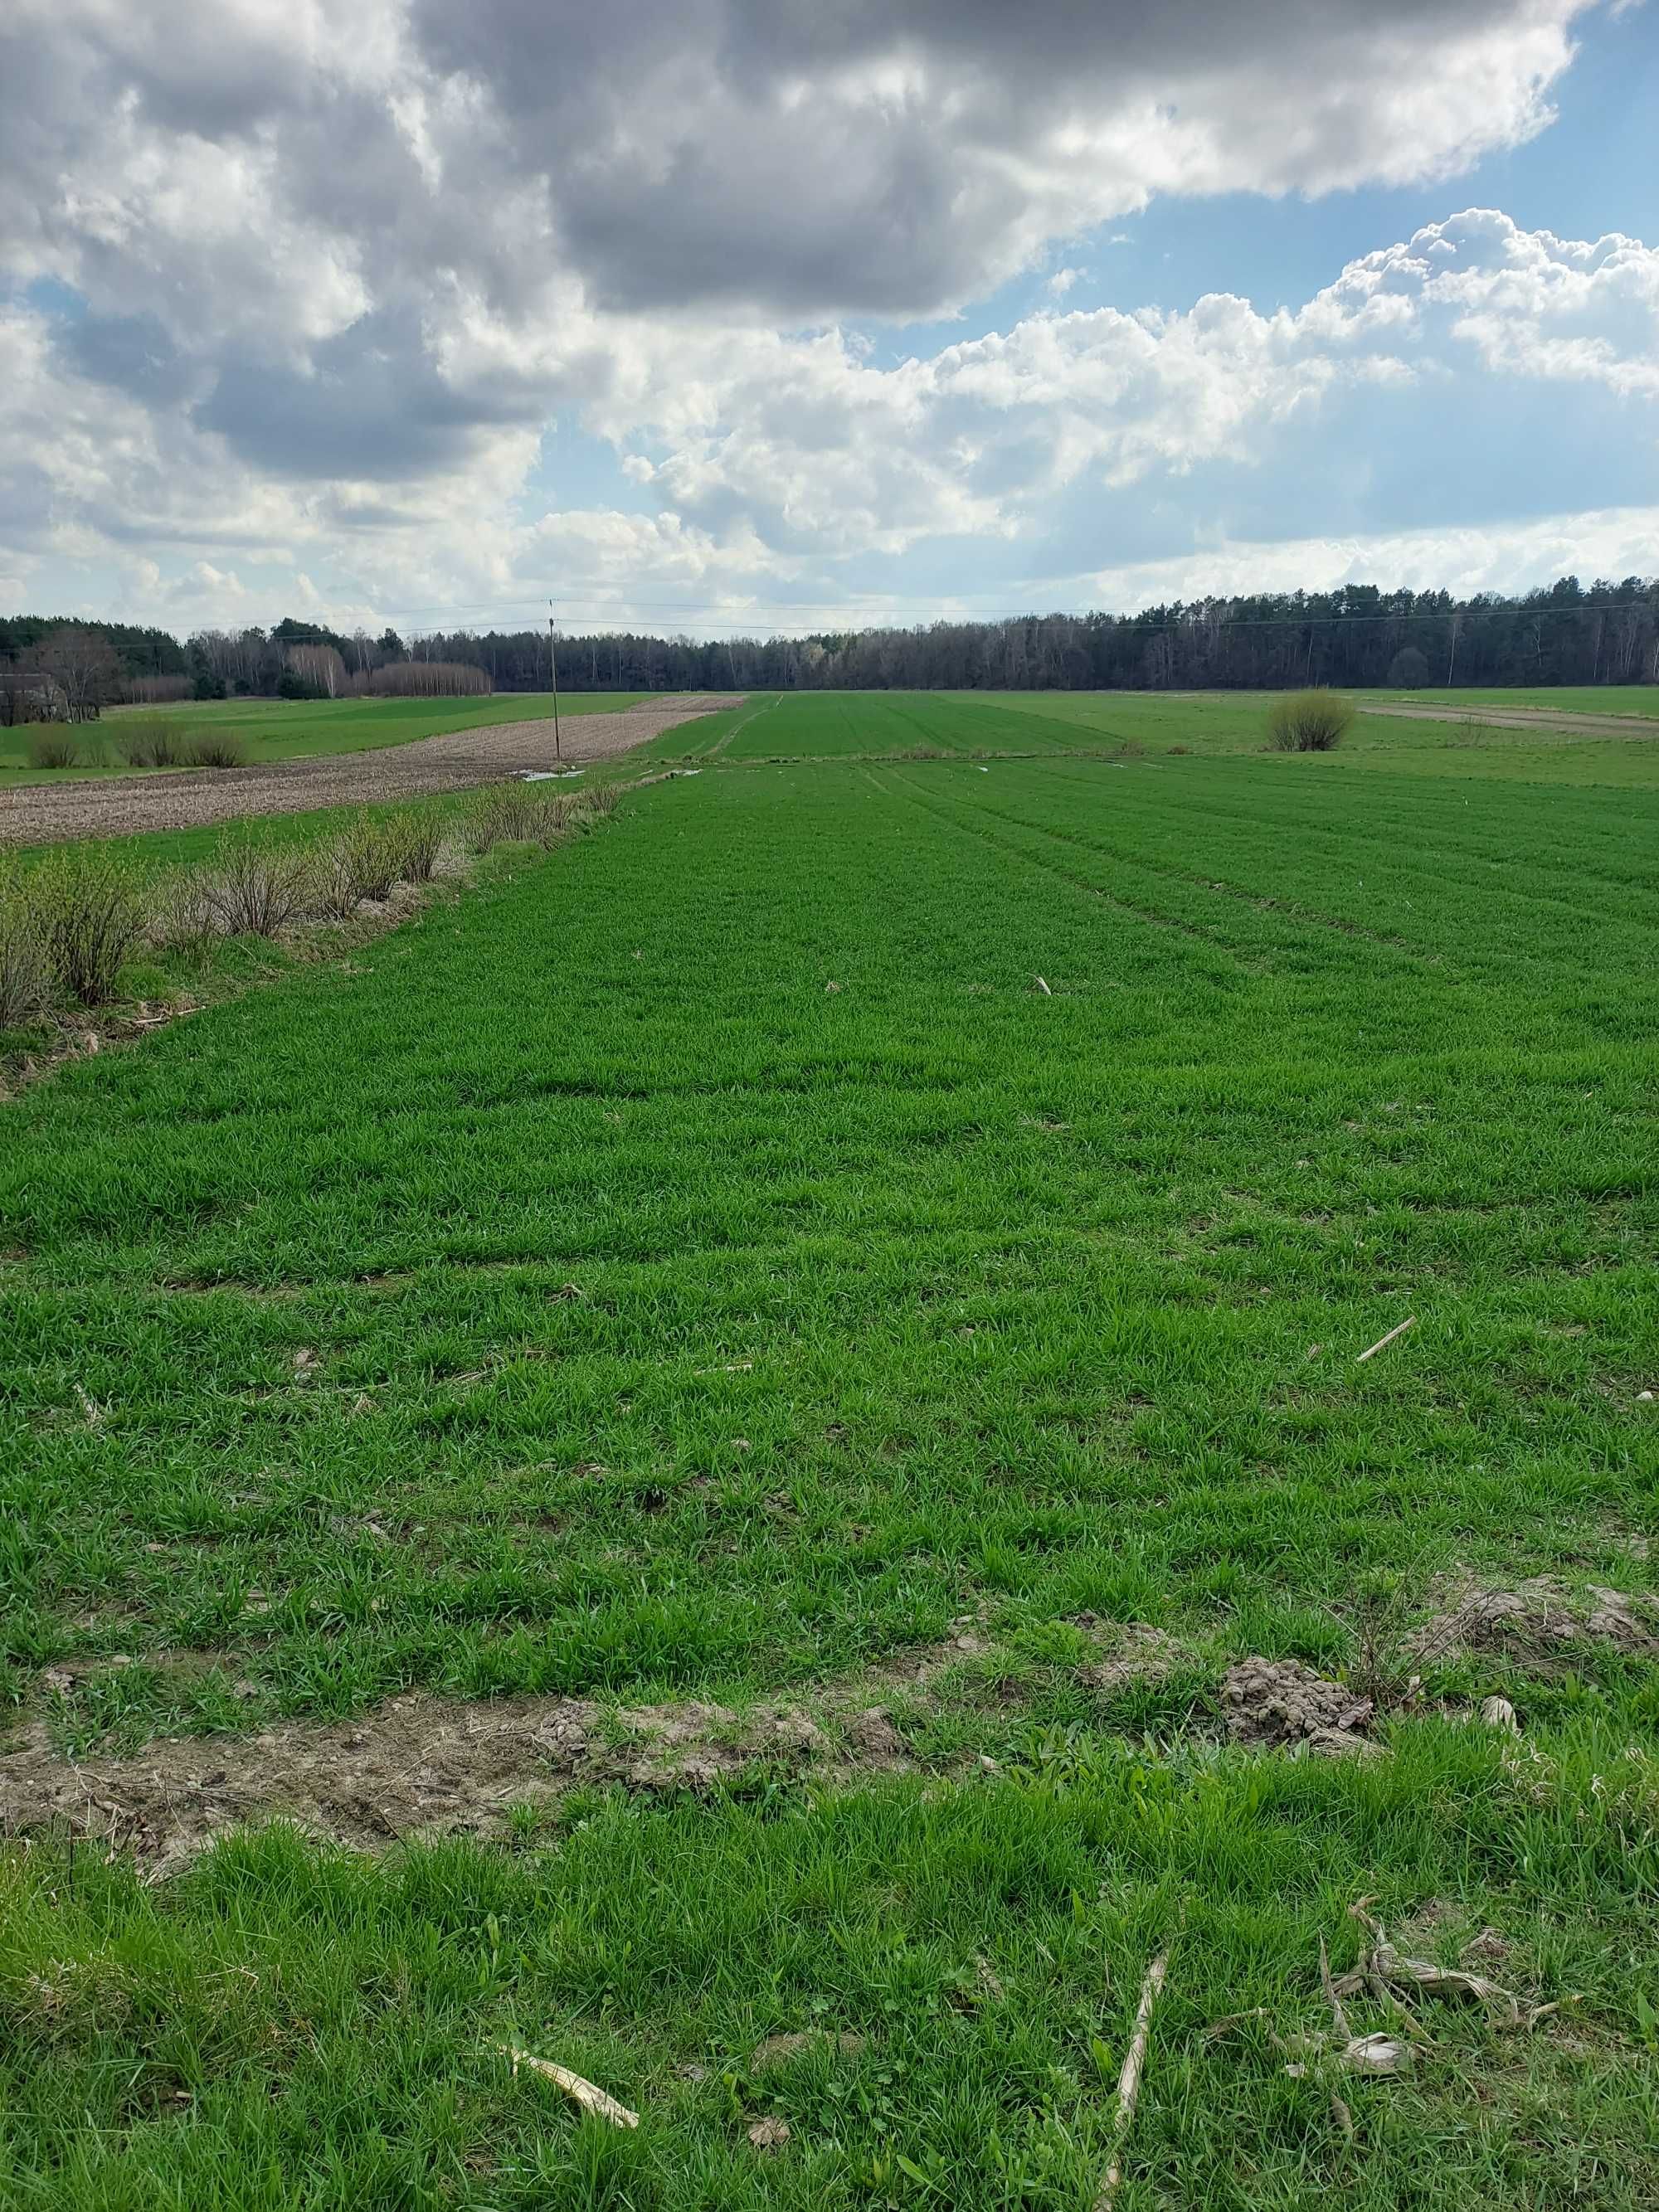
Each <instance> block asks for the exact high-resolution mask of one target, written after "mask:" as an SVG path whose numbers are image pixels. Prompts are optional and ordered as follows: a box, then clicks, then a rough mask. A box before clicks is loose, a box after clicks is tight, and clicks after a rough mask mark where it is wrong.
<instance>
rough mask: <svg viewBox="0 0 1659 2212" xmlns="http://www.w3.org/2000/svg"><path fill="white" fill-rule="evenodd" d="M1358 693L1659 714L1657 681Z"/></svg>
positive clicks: (1418, 700) (1556, 710)
mask: <svg viewBox="0 0 1659 2212" xmlns="http://www.w3.org/2000/svg"><path fill="white" fill-rule="evenodd" d="M1362 696H1366V697H1370V696H1376V697H1377V698H1382V699H1403V700H1407V701H1409V702H1412V703H1413V704H1415V705H1422V706H1425V707H1431V706H1436V705H1442V706H1446V707H1449V708H1460V707H1529V708H1535V709H1537V710H1538V711H1539V712H1540V713H1542V714H1552V713H1553V714H1636V715H1643V714H1644V715H1648V716H1652V715H1655V714H1659V684H1534V686H1532V687H1531V688H1530V689H1528V690H1509V691H1504V690H1497V691H1481V690H1471V691H1465V690H1455V691H1434V690H1428V691H1380V692H1377V693H1376V694H1375V695H1372V694H1370V693H1366V694H1364V695H1362Z"/></svg>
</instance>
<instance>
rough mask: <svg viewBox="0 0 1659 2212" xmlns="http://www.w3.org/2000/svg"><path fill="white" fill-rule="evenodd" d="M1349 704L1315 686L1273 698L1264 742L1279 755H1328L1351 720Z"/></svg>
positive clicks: (1330, 692) (1347, 700)
mask: <svg viewBox="0 0 1659 2212" xmlns="http://www.w3.org/2000/svg"><path fill="white" fill-rule="evenodd" d="M1353 714H1354V710H1353V702H1352V700H1349V699H1345V698H1343V697H1342V696H1341V695H1340V692H1336V691H1330V690H1325V689H1324V688H1323V687H1322V686H1318V685H1316V687H1315V688H1314V689H1313V690H1310V691H1292V692H1291V693H1289V694H1288V695H1287V696H1285V698H1283V699H1276V700H1275V701H1274V702H1273V705H1272V706H1271V707H1270V708H1268V710H1267V743H1268V744H1270V745H1271V746H1272V748H1273V750H1274V751H1275V752H1279V753H1328V752H1329V751H1331V750H1333V748H1334V747H1335V746H1337V745H1339V744H1341V742H1342V738H1343V736H1344V733H1345V732H1346V730H1347V729H1348V727H1349V726H1350V725H1351V724H1352V720H1353Z"/></svg>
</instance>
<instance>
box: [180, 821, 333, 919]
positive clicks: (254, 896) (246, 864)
mask: <svg viewBox="0 0 1659 2212" xmlns="http://www.w3.org/2000/svg"><path fill="white" fill-rule="evenodd" d="M310 874H311V870H310V867H309V866H308V865H307V857H306V855H305V854H304V853H302V852H297V851H295V850H294V849H293V848H282V847H277V848H272V847H270V846H267V845H262V844H261V843H260V842H258V839H257V838H256V837H254V836H252V833H251V832H250V831H248V830H246V829H244V830H240V831H239V832H238V833H237V834H236V835H235V836H233V837H229V838H227V839H226V840H225V842H224V843H223V844H222V846H221V848H220V852H219V860H218V865H217V866H216V868H215V870H214V872H213V873H212V875H211V876H210V878H208V880H207V882H206V884H204V887H203V890H204V896H205V898H206V900H207V902H208V906H209V909H210V912H211V914H212V915H213V917H214V919H215V921H216V922H217V924H218V926H219V928H220V929H221V930H222V932H223V933H224V934H225V936H227V937H275V936H276V933H277V931H278V930H279V929H283V928H284V927H286V926H287V925H288V924H289V922H290V921H293V920H294V918H295V915H297V914H299V913H300V912H301V909H302V908H303V907H304V905H305V900H306V892H307V878H309V876H310Z"/></svg>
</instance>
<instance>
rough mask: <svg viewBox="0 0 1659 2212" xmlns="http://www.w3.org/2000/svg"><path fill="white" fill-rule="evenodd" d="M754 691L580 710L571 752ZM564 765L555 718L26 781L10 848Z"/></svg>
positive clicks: (458, 786)
mask: <svg viewBox="0 0 1659 2212" xmlns="http://www.w3.org/2000/svg"><path fill="white" fill-rule="evenodd" d="M743 703H744V695H743V694H741V693H738V694H726V693H713V692H698V693H691V694H688V695H686V696H682V697H677V698H671V699H670V698H664V699H650V700H645V701H642V702H641V703H640V704H639V705H638V706H635V707H629V708H623V709H622V710H621V711H620V712H619V713H617V714H572V715H570V716H568V718H567V719H566V720H565V721H564V724H563V729H562V758H563V760H564V762H565V763H566V764H567V765H568V766H570V767H573V768H576V767H585V766H586V765H588V764H589V763H592V762H595V761H605V760H613V759H615V758H617V757H618V756H619V755H621V754H623V753H625V752H629V751H631V750H633V748H634V747H635V745H641V744H645V743H646V742H647V739H649V738H655V737H659V736H660V735H661V734H662V732H664V731H665V730H671V729H673V728H674V727H675V726H677V725H678V723H681V722H687V721H690V720H694V719H695V718H696V716H698V715H700V714H718V713H720V711H721V710H722V709H724V708H731V707H740V706H742V705H743ZM553 765H554V754H553V724H552V722H551V720H535V721H525V722H490V723H483V724H480V725H479V726H477V728H474V729H470V730H457V731H454V732H451V733H450V734H449V735H447V736H444V737H434V738H414V739H413V740H411V742H410V743H409V744H403V745H381V746H378V747H374V748H373V749H371V750H367V751H363V752H355V753H317V754H308V755H305V756H303V757H300V758H298V759H295V760H283V761H266V762H264V763H262V764H260V765H259V766H257V767H252V768H229V769H168V770H164V771H161V772H160V773H157V774H149V775H122V776H110V777H108V778H107V779H106V780H105V781H100V782H96V783H94V782H81V783H74V784H38V783H37V784H27V785H25V786H24V787H23V788H22V789H21V790H19V791H14V792H9V793H4V794H3V795H0V844H6V843H10V844H15V845H46V844H52V843H56V842H60V841H62V840H64V839H65V838H71V837H121V836H131V835H133V834H134V833H138V832H143V831H146V830H152V829H200V828H202V827H204V825H208V824H210V823H216V822H235V821H240V820H245V819H246V818H248V817H252V816H255V815H268V814H303V813H308V812H310V811H312V809H313V808H315V807H323V806H362V805H383V804H384V803H385V802H386V800H388V799H425V798H430V797H433V796H435V795H440V794H442V793H447V792H457V791H468V790H471V789H472V788H473V787H474V786H476V785H477V784H481V783H490V782H493V781H495V779H496V778H497V777H498V776H508V775H523V774H524V773H525V771H526V769H532V770H545V769H550V768H551V767H552V766H553Z"/></svg>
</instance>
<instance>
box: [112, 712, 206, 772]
mask: <svg viewBox="0 0 1659 2212" xmlns="http://www.w3.org/2000/svg"><path fill="white" fill-rule="evenodd" d="M120 747H121V757H122V759H123V760H124V761H125V763H126V764H127V766H128V767H129V768H177V767H178V766H179V763H180V762H181V761H185V760H188V759H189V757H190V733H189V732H188V731H187V730H186V729H185V726H184V724H183V723H182V722H174V721H169V720H167V718H166V717H165V716H164V715H161V714H146V715H145V716H144V717H143V719H142V720H139V719H137V718H136V717H135V719H134V720H133V721H132V723H131V727H130V730H129V732H128V733H127V734H126V735H125V736H124V737H123V738H121V740H120Z"/></svg>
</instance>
